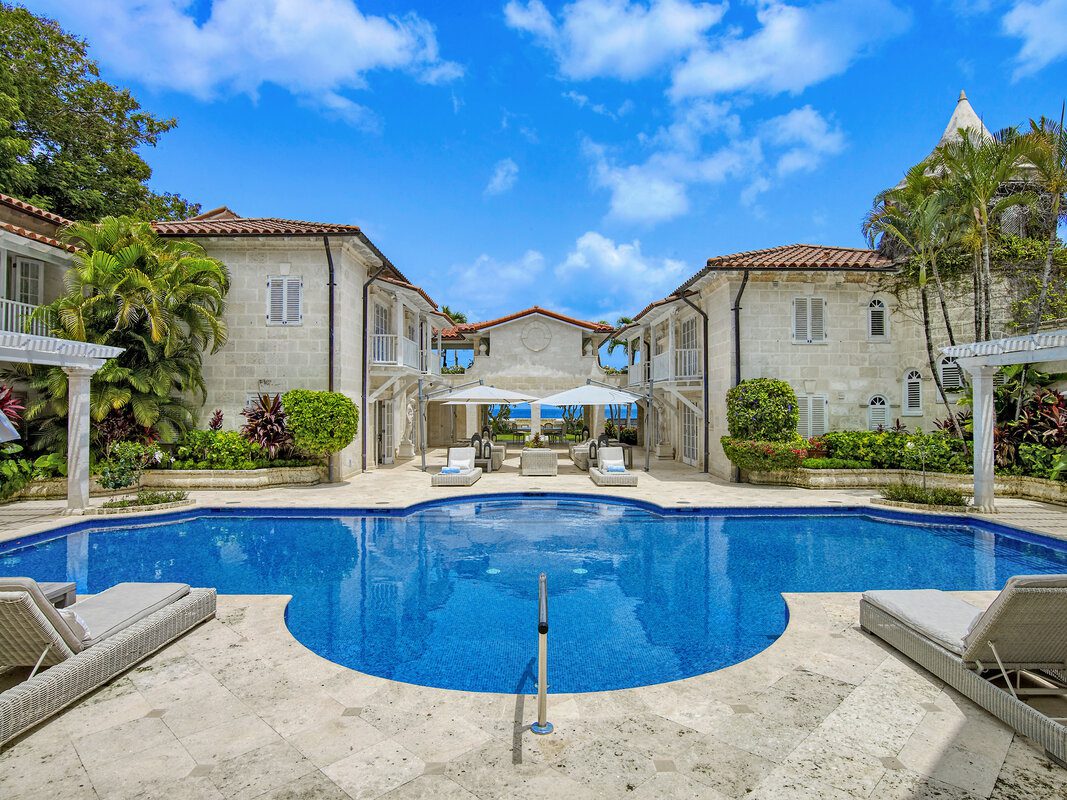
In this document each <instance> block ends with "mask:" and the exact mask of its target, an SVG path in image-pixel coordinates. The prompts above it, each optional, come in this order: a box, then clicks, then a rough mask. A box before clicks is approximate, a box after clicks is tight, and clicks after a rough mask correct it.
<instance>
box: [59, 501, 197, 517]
mask: <svg viewBox="0 0 1067 800" xmlns="http://www.w3.org/2000/svg"><path fill="white" fill-rule="evenodd" d="M192 504H193V501H192V500H175V501H174V502H173V503H153V504H152V505H150V506H129V507H127V508H102V507H95V506H94V507H93V508H85V509H82V510H81V511H79V512H78V513H79V515H81V516H101V517H106V516H110V515H115V514H139V513H142V512H145V511H168V510H170V509H172V508H184V507H185V506H191V505H192Z"/></svg>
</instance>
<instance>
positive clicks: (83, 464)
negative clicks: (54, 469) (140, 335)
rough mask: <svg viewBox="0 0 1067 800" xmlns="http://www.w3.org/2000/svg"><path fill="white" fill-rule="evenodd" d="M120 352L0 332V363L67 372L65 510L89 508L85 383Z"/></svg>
mask: <svg viewBox="0 0 1067 800" xmlns="http://www.w3.org/2000/svg"><path fill="white" fill-rule="evenodd" d="M121 352H122V348H121V347H108V346H106V345H101V344H91V343H89V342H73V341H70V340H68V339H56V338H53V337H51V336H33V335H31V334H28V333H8V332H2V331H0V361H9V362H12V363H16V364H41V365H46V366H52V367H62V368H63V371H64V372H66V373H67V508H68V509H69V510H71V511H79V510H81V509H83V508H86V507H87V506H88V505H89V381H90V379H91V378H92V376H93V373H95V372H96V371H97V370H98V369H100V367H102V366H104V362H105V361H107V360H108V359H109V358H115V356H117V355H119V354H120V353H121Z"/></svg>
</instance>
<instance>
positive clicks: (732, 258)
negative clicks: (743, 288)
mask: <svg viewBox="0 0 1067 800" xmlns="http://www.w3.org/2000/svg"><path fill="white" fill-rule="evenodd" d="M895 264H896V262H894V261H893V260H892V259H891V258H888V257H886V256H884V255H882V254H881V253H879V252H878V251H877V250H867V249H865V248H861V247H830V246H828V245H820V244H789V245H783V246H781V247H770V248H767V249H765V250H746V251H744V252H742V253H731V254H730V255H725V256H715V257H714V258H709V259H708V264H707V266H706V267H704V269H702V270H700V272H698V273H697V274H696V275H694V276H693V277H691V278H690V279H689V280H687V281H686V282H685V283H683V284H682V285H681V286H680V287H678V289H677V290H676V291H675V294H677V293H678V292H682V291H684V290H685V289H688V288H689V287H690V286H692V285H693V284H694V283H695V282H696V281H698V280H699V279H700V278H703V277H704V276H705V275H707V274H708V273H710V272H713V271H715V270H739V269H751V270H771V271H773V270H783V271H789V270H801V271H803V270H813V271H817V270H831V271H836V270H857V271H872V270H889V269H892V268H893V267H894V265H895Z"/></svg>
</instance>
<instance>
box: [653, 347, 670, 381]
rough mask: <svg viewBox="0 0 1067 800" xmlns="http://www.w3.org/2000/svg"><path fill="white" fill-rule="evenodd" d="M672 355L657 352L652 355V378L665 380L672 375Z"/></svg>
mask: <svg viewBox="0 0 1067 800" xmlns="http://www.w3.org/2000/svg"><path fill="white" fill-rule="evenodd" d="M670 365H671V361H670V355H669V354H668V353H657V354H656V355H654V356H652V378H653V380H655V381H665V380H667V379H668V378H669V377H670Z"/></svg>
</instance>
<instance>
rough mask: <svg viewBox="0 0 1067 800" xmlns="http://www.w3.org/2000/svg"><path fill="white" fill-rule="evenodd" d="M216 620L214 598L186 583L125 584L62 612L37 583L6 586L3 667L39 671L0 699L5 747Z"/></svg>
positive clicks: (1, 585) (0, 618) (0, 639)
mask: <svg viewBox="0 0 1067 800" xmlns="http://www.w3.org/2000/svg"><path fill="white" fill-rule="evenodd" d="M214 615H215V590H214V589H190V588H189V586H188V585H186V584H184V583H119V584H116V585H115V586H112V587H111V588H110V589H107V590H106V591H103V592H100V593H99V594H96V595H92V596H91V597H87V598H85V599H83V600H79V601H78V602H76V603H74V604H73V605H71V606H69V607H67V608H63V609H56V608H53V606H52V604H51V603H50V602H48V600H47V599H46V598H45V596H44V593H43V592H42V591H41V589H40V587H39V586H38V585H37V582H36V581H33V580H31V579H30V578H0V664H3V665H5V666H12V667H32V670H31V672H30V676H29V678H27V680H25V681H23V682H22V683H20V684H18V685H17V686H14V687H12V688H11V689H8V690H7V691H5V692H2V693H0V745H2V744H4V743H5V742H7V741H8V740H10V739H12V738H14V737H15V736H18V735H19V734H20V733H23V732H24V731H26V730H28V729H29V728H31V727H33V726H34V725H36V724H38V723H39V722H42V721H43V720H45V719H47V718H48V717H50V716H52V715H53V714H55V713H57V712H58V711H61V710H62V709H63V708H65V707H66V706H67V705H69V704H70V703H72V702H74V701H75V700H77V699H78V698H79V697H81V696H82V695H84V694H87V693H88V692H91V691H92V690H93V689H96V688H97V687H99V686H102V685H103V684H105V683H107V682H108V681H110V680H111V679H112V678H114V677H115V676H117V675H119V674H120V673H122V672H124V671H125V670H127V669H129V668H130V667H132V666H133V665H134V664H136V663H137V662H139V661H141V660H143V659H144V658H146V657H147V656H149V655H151V654H152V653H154V652H155V651H156V650H158V649H159V648H161V647H163V646H164V645H166V644H168V643H169V642H171V641H173V640H174V639H176V638H178V637H179V636H180V635H182V634H183V633H185V632H186V631H188V630H189V629H190V628H192V627H194V626H196V625H198V624H199V623H201V622H203V621H204V620H207V619H210V618H211V617H213V616H214ZM46 667H47V669H43V671H41V670H42V668H46Z"/></svg>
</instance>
